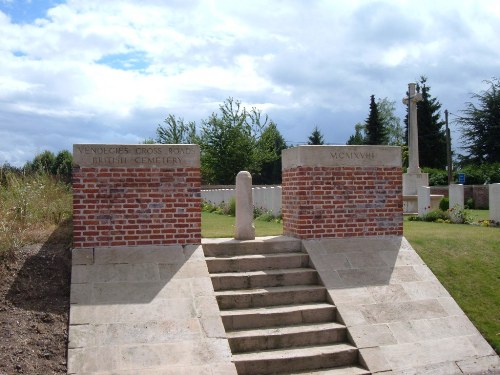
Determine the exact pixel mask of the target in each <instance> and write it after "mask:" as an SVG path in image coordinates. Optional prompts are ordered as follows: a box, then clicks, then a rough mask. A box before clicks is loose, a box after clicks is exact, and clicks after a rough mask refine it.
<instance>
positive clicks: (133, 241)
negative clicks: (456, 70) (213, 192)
mask: <svg viewBox="0 0 500 375" xmlns="http://www.w3.org/2000/svg"><path fill="white" fill-rule="evenodd" d="M179 160H180V159H179ZM141 161H142V160H141ZM127 162H128V161H127ZM200 186H201V176H200V169H199V167H186V166H178V167H169V166H167V167H165V166H163V167H159V166H153V167H151V166H148V167H144V166H140V165H139V166H130V165H127V166H123V167H111V166H99V165H96V166H79V165H76V166H74V168H73V245H74V247H75V248H82V247H101V246H139V245H168V244H180V245H185V244H197V243H201V210H200V205H201V197H200Z"/></svg>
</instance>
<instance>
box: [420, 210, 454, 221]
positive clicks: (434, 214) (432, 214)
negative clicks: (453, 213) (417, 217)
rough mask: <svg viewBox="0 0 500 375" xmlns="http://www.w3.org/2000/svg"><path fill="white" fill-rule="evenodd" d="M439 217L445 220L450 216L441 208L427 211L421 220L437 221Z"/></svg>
mask: <svg viewBox="0 0 500 375" xmlns="http://www.w3.org/2000/svg"><path fill="white" fill-rule="evenodd" d="M439 219H441V220H443V221H446V220H449V219H450V217H449V216H448V214H447V212H445V211H441V210H433V211H429V212H428V213H426V214H425V215H424V216H423V217H422V220H423V221H431V222H432V221H437V220H439Z"/></svg>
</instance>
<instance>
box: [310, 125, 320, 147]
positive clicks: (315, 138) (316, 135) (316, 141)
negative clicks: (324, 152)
mask: <svg viewBox="0 0 500 375" xmlns="http://www.w3.org/2000/svg"><path fill="white" fill-rule="evenodd" d="M323 143H324V142H323V134H321V132H320V131H319V129H318V127H317V126H315V127H314V130H313V132H312V133H311V135H310V136H309V141H308V142H307V144H308V145H322V144H323Z"/></svg>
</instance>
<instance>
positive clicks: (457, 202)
mask: <svg viewBox="0 0 500 375" xmlns="http://www.w3.org/2000/svg"><path fill="white" fill-rule="evenodd" d="M448 195H449V199H450V201H449V202H450V218H451V221H453V222H455V223H460V222H461V221H462V216H461V215H460V214H459V213H458V211H460V210H463V209H464V185H462V184H451V185H450V186H449V190H448Z"/></svg>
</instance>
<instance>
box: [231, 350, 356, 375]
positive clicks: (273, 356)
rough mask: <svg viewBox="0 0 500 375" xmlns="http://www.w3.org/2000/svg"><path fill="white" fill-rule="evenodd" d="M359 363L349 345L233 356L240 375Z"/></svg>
mask: <svg viewBox="0 0 500 375" xmlns="http://www.w3.org/2000/svg"><path fill="white" fill-rule="evenodd" d="M357 359H358V349H356V348H355V347H354V346H352V345H349V344H344V343H341V344H333V345H321V346H310V347H301V348H287V349H279V350H278V349H276V350H268V351H258V352H249V353H239V354H233V362H234V364H235V365H236V369H237V370H238V374H239V375H245V374H275V373H279V372H282V373H286V372H287V371H288V370H289V369H290V368H293V369H294V370H296V371H304V370H316V369H322V368H331V367H334V366H347V365H351V364H352V363H355V362H356V361H357Z"/></svg>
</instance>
